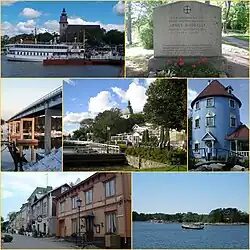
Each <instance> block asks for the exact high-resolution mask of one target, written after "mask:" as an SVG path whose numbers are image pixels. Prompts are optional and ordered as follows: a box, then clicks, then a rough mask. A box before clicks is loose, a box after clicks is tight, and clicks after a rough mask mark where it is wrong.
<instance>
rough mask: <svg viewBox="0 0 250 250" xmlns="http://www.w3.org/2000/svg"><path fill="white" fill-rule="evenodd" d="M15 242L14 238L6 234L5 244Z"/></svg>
mask: <svg viewBox="0 0 250 250" xmlns="http://www.w3.org/2000/svg"><path fill="white" fill-rule="evenodd" d="M12 240H13V237H12V236H11V235H9V234H5V235H4V237H3V241H4V242H11V241H12Z"/></svg>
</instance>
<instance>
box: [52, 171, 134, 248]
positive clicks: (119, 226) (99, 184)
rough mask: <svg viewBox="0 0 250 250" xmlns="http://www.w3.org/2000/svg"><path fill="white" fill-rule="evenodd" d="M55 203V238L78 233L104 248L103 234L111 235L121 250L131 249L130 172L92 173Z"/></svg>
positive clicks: (59, 197)
mask: <svg viewBox="0 0 250 250" xmlns="http://www.w3.org/2000/svg"><path fill="white" fill-rule="evenodd" d="M56 200H57V226H56V235H57V236H59V237H72V236H73V235H75V236H76V235H79V233H80V235H81V236H83V237H84V238H85V239H86V241H88V242H93V244H95V245H96V246H98V247H101V248H103V247H104V246H105V235H106V234H111V233H113V234H116V235H118V236H120V243H121V244H120V246H121V248H130V247H131V174H130V173H95V174H93V175H92V176H90V177H89V178H87V179H86V180H84V181H81V182H80V183H79V184H77V185H75V186H73V187H72V188H71V189H69V190H67V191H66V192H64V193H63V194H61V195H60V196H58V197H57V198H56ZM79 200H80V201H81V204H80V206H79V207H78V205H79V203H80V202H79ZM79 226H80V227H79Z"/></svg>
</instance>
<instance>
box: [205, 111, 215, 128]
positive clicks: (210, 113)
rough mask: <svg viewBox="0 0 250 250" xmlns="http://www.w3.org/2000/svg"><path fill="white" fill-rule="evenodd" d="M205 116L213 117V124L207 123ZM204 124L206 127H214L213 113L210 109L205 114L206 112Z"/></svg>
mask: <svg viewBox="0 0 250 250" xmlns="http://www.w3.org/2000/svg"><path fill="white" fill-rule="evenodd" d="M207 118H212V119H213V125H208V123H207ZM205 126H206V127H214V126H215V114H214V113H213V112H211V111H209V112H208V113H207V114H206V119H205Z"/></svg>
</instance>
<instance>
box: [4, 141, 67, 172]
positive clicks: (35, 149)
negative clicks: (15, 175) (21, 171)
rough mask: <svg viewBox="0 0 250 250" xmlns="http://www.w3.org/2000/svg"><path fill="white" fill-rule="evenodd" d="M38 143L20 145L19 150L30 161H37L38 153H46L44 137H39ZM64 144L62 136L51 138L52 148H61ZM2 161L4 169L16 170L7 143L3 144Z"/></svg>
mask: <svg viewBox="0 0 250 250" xmlns="http://www.w3.org/2000/svg"><path fill="white" fill-rule="evenodd" d="M35 139H38V140H39V142H38V144H37V145H19V146H17V148H18V150H19V152H21V153H23V154H24V156H25V158H26V160H27V161H28V162H36V153H44V138H43V137H39V138H35ZM61 146H62V138H61V137H59V138H51V148H56V149H58V148H60V147H61ZM1 151H2V152H1V156H2V157H1V161H2V171H12V170H14V166H15V165H14V162H13V159H12V157H11V154H10V152H9V149H8V147H7V145H5V144H2V145H1Z"/></svg>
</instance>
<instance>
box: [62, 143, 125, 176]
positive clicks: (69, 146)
mask: <svg viewBox="0 0 250 250" xmlns="http://www.w3.org/2000/svg"><path fill="white" fill-rule="evenodd" d="M63 143H64V145H63V162H64V164H63V165H64V166H63V170H64V171H75V170H78V171H80V170H83V169H82V168H86V167H104V166H110V165H117V166H118V165H124V166H125V165H127V160H126V156H125V153H123V152H122V151H121V149H120V147H119V146H117V145H111V144H103V143H96V142H91V141H72V140H64V142H63Z"/></svg>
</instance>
